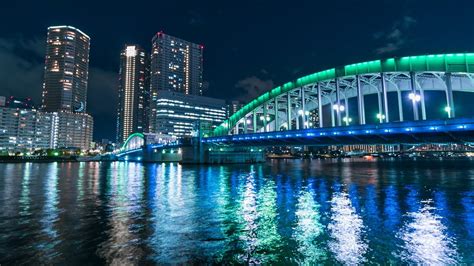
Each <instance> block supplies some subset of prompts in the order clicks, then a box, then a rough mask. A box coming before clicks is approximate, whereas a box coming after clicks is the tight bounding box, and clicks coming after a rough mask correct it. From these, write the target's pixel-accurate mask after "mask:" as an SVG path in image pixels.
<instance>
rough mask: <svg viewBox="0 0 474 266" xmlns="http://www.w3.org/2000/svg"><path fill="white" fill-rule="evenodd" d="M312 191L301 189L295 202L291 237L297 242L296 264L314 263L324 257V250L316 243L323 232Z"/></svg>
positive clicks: (317, 205)
mask: <svg viewBox="0 0 474 266" xmlns="http://www.w3.org/2000/svg"><path fill="white" fill-rule="evenodd" d="M313 195H314V191H313V190H311V189H308V190H307V191H302V192H301V193H300V196H299V198H298V203H297V204H296V212H295V215H296V226H295V228H294V230H295V231H294V233H293V237H294V238H295V240H296V242H297V243H298V248H297V250H298V252H299V253H300V254H301V257H302V258H301V259H299V260H298V261H297V263H298V264H303V265H311V264H316V263H317V262H319V261H321V260H322V259H324V258H325V257H326V254H325V252H324V250H322V249H321V245H320V244H319V243H318V242H320V241H319V239H318V238H319V237H320V236H321V234H322V233H323V225H322V224H321V222H320V220H321V215H320V213H319V204H318V203H317V202H316V201H315V200H314V196H313Z"/></svg>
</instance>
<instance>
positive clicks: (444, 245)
mask: <svg viewBox="0 0 474 266" xmlns="http://www.w3.org/2000/svg"><path fill="white" fill-rule="evenodd" d="M421 203H422V204H423V206H422V207H421V209H420V210H419V211H417V212H410V213H408V214H407V215H408V219H409V222H407V223H406V224H405V226H404V227H403V228H402V229H401V231H400V232H399V233H398V234H397V237H399V238H400V239H401V240H402V241H403V243H404V244H403V246H402V251H401V252H399V254H396V255H397V256H398V257H399V258H401V259H402V260H403V261H405V262H408V263H414V264H419V265H452V264H456V263H457V262H458V257H459V256H458V253H457V251H456V246H455V240H454V238H452V237H450V236H448V235H447V232H446V231H447V228H446V226H444V225H443V224H442V223H441V218H442V217H441V216H439V215H436V214H434V210H435V208H433V207H432V206H431V203H432V201H431V200H427V201H422V202H421Z"/></svg>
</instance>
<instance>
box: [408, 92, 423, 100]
mask: <svg viewBox="0 0 474 266" xmlns="http://www.w3.org/2000/svg"><path fill="white" fill-rule="evenodd" d="M408 98H409V99H410V100H412V101H413V102H419V101H421V96H420V95H419V94H416V93H413V92H410V94H408Z"/></svg>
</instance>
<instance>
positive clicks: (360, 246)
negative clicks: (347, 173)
mask: <svg viewBox="0 0 474 266" xmlns="http://www.w3.org/2000/svg"><path fill="white" fill-rule="evenodd" d="M331 210H332V214H331V222H330V223H329V225H328V229H329V233H330V235H331V238H332V239H333V240H332V241H331V242H330V243H329V249H330V250H331V251H332V252H333V253H334V256H335V258H336V259H337V260H338V261H339V262H341V263H343V264H350V265H353V264H360V263H363V262H365V258H364V254H365V253H366V252H367V249H368V245H367V243H366V242H365V241H364V239H363V236H362V234H363V233H364V225H363V222H362V219H361V217H360V216H359V215H358V214H357V213H356V211H355V208H354V207H353V206H352V203H351V201H350V200H349V196H348V194H347V193H345V192H336V193H335V194H334V195H333V198H332V199H331Z"/></svg>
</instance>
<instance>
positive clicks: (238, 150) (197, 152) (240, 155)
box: [181, 138, 265, 164]
mask: <svg viewBox="0 0 474 266" xmlns="http://www.w3.org/2000/svg"><path fill="white" fill-rule="evenodd" d="M191 144H192V145H188V146H184V147H182V148H181V149H182V160H181V163H183V164H244V163H261V162H265V152H264V150H263V149H262V148H261V147H260V148H255V147H243V146H232V145H230V146H229V145H218V144H203V143H202V142H201V141H200V140H199V139H198V138H195V139H193V140H192V143H191Z"/></svg>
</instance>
